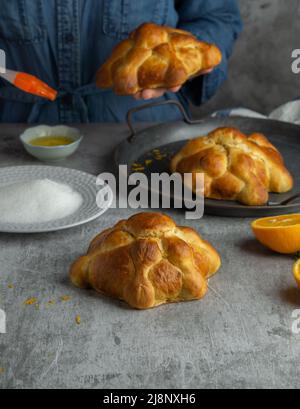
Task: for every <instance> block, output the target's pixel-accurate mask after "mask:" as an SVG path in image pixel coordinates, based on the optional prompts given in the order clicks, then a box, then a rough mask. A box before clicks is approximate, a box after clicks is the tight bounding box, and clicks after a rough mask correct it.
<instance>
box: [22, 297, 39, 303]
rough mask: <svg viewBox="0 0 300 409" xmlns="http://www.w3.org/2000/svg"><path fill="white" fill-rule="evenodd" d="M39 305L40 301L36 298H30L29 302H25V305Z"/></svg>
mask: <svg viewBox="0 0 300 409" xmlns="http://www.w3.org/2000/svg"><path fill="white" fill-rule="evenodd" d="M37 303H38V299H37V298H35V297H32V298H28V300H26V301H24V305H36V304H37Z"/></svg>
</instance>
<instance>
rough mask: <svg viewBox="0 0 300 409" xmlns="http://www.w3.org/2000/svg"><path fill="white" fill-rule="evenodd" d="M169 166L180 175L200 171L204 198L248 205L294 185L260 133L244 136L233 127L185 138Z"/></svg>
mask: <svg viewBox="0 0 300 409" xmlns="http://www.w3.org/2000/svg"><path fill="white" fill-rule="evenodd" d="M170 168H171V171H172V172H179V173H181V174H184V173H192V174H194V175H195V174H197V173H204V175H205V186H204V194H205V197H207V198H211V199H222V200H236V201H238V202H241V203H243V204H245V205H250V206H260V205H264V204H266V203H267V202H268V200H269V192H273V193H284V192H288V191H289V190H291V189H292V188H293V185H294V180H293V177H292V176H291V174H290V173H289V171H288V170H287V168H286V167H285V165H284V161H283V158H282V156H281V154H280V153H279V152H278V150H277V149H276V148H275V146H273V145H272V144H271V143H270V142H269V141H268V139H267V138H266V137H265V136H264V135H262V134H259V133H255V134H252V135H250V136H249V137H247V136H246V135H244V134H243V133H242V132H240V131H239V130H238V129H234V128H218V129H216V130H215V131H213V132H211V133H210V134H209V135H208V136H204V137H200V138H196V139H193V140H191V141H189V142H188V143H187V144H186V145H185V146H184V147H183V148H182V149H181V150H180V152H178V153H177V155H175V156H174V158H173V159H172V161H171V166H170ZM193 190H194V191H195V186H193Z"/></svg>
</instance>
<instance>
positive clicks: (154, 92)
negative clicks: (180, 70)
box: [134, 86, 181, 100]
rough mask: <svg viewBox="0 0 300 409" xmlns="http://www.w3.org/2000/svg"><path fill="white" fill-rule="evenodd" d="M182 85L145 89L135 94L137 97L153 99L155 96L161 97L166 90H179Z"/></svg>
mask: <svg viewBox="0 0 300 409" xmlns="http://www.w3.org/2000/svg"><path fill="white" fill-rule="evenodd" d="M180 88H181V86H179V87H175V88H170V89H167V88H157V89H144V90H143V91H140V92H138V93H137V94H135V95H134V98H135V99H145V100H147V99H153V98H160V97H162V96H163V95H164V94H165V93H166V92H178V91H179V90H180Z"/></svg>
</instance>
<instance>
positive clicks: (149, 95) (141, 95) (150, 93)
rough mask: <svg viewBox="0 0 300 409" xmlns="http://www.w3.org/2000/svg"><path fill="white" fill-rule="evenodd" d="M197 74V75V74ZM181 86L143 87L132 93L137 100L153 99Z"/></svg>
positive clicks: (202, 73)
mask: <svg viewBox="0 0 300 409" xmlns="http://www.w3.org/2000/svg"><path fill="white" fill-rule="evenodd" d="M212 71H213V70H212V69H211V70H205V71H202V72H201V73H199V74H198V75H205V74H210V73H211V72H212ZM198 75H197V76H198ZM180 89H181V86H179V87H175V88H169V89H167V88H157V89H144V90H143V91H140V92H138V93H136V94H135V95H134V98H135V99H137V100H140V99H144V100H148V99H154V98H160V97H162V96H163V95H164V94H165V93H166V92H174V93H175V92H178V91H180Z"/></svg>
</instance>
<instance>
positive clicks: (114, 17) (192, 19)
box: [0, 0, 242, 123]
mask: <svg viewBox="0 0 300 409" xmlns="http://www.w3.org/2000/svg"><path fill="white" fill-rule="evenodd" d="M144 22H155V23H157V24H162V25H169V26H173V27H179V28H182V29H185V30H188V31H190V32H192V33H193V34H195V35H196V36H197V37H198V38H199V39H201V40H204V41H207V42H213V43H216V44H217V45H218V46H219V47H220V49H221V50H222V53H223V61H222V64H221V65H220V66H219V67H218V68H217V69H215V71H214V72H213V73H212V74H209V75H206V76H204V77H199V78H196V79H194V80H192V81H190V82H188V83H187V84H186V85H185V86H184V87H183V88H182V90H181V91H180V92H179V93H177V94H172V93H167V94H166V95H164V96H163V97H162V98H161V99H162V100H165V99H174V98H175V99H179V100H180V101H181V102H182V103H183V104H184V105H185V107H186V108H188V105H189V102H192V103H194V104H202V103H204V102H205V101H207V100H208V99H209V98H211V97H212V96H213V95H214V94H215V92H216V91H217V89H218V87H219V86H220V85H221V83H222V82H223V81H224V79H225V78H226V72H227V63H228V58H229V56H230V54H231V51H232V46H233V43H234V41H235V39H236V38H237V36H238V34H239V33H240V31H241V26H242V23H241V18H240V13H239V9H238V6H237V2H236V0H213V1H211V0H139V1H136V0H4V1H1V7H0V49H3V50H4V51H5V52H6V59H7V68H9V69H13V70H16V71H24V72H27V73H31V74H33V75H36V76H37V77H39V78H41V79H42V80H44V81H45V82H47V83H48V84H49V85H50V86H52V87H54V88H56V89H57V90H58V91H59V96H58V99H57V101H56V102H48V101H46V100H43V99H41V98H39V97H35V96H32V95H28V94H25V93H23V92H22V91H19V90H17V89H15V88H14V87H12V86H11V85H9V84H8V83H5V82H4V81H3V80H0V121H1V122H29V123H36V122H40V123H41V122H43V123H72V122H121V121H124V119H125V116H126V113H127V111H128V109H130V108H132V107H136V106H139V105H140V104H142V103H144V102H142V101H136V100H134V98H133V97H126V96H125V97H124V96H116V95H115V94H114V93H113V92H112V90H101V89H98V88H97V87H96V85H95V76H96V72H97V69H98V68H99V67H100V65H101V64H102V63H103V62H104V61H105V60H106V58H107V57H108V56H109V55H110V53H111V51H112V49H113V47H114V46H115V45H116V44H117V43H118V42H120V41H121V40H123V39H125V38H126V37H127V36H128V34H129V33H130V32H131V31H132V30H134V29H135V28H136V27H137V26H138V25H140V24H142V23H144ZM179 116H180V115H179V113H178V112H177V111H176V107H174V106H164V107H160V108H152V109H149V110H147V111H146V110H145V111H141V112H139V113H138V114H137V115H136V117H135V118H136V120H139V121H161V120H174V119H178V117H179Z"/></svg>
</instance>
